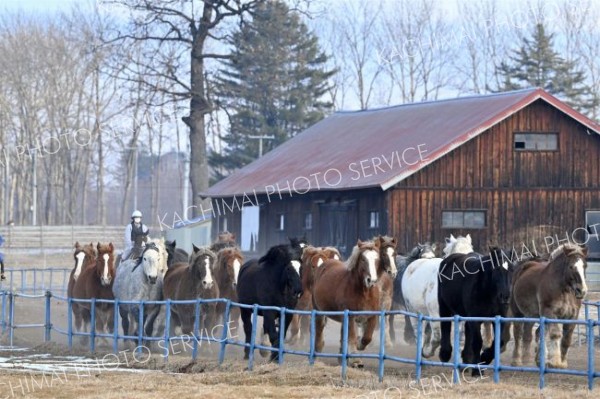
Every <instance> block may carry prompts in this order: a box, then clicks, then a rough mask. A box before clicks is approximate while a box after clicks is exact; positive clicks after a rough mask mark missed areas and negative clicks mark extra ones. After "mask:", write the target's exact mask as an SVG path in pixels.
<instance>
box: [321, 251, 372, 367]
mask: <svg viewBox="0 0 600 399" xmlns="http://www.w3.org/2000/svg"><path fill="white" fill-rule="evenodd" d="M379 268H380V260H379V242H378V241H375V242H373V241H365V242H363V241H361V240H358V243H357V245H356V246H355V247H354V249H353V250H352V254H351V255H350V258H348V260H347V261H346V263H345V264H344V263H343V262H340V261H339V260H328V261H326V262H325V263H324V264H323V265H322V266H321V267H319V268H318V269H317V271H316V273H315V283H314V287H313V306H314V308H315V309H317V310H320V311H342V310H345V309H348V310H351V311H378V310H380V309H381V299H380V297H381V294H380V290H379V285H378V283H377V282H378V279H379V277H378V269H379ZM330 318H332V319H333V320H335V321H338V322H341V323H342V330H341V331H343V316H330ZM325 322H326V318H325V316H317V319H316V337H315V341H316V347H315V349H316V351H317V352H321V350H322V349H323V345H324V340H323V329H324V328H325ZM356 323H360V324H361V325H364V329H363V331H364V333H363V336H362V338H361V340H360V343H358V338H357V333H356V328H357V326H356ZM376 325H377V316H352V317H350V320H349V323H348V345H349V348H348V351H349V352H350V353H351V352H356V350H357V349H358V350H364V349H365V348H366V347H367V345H369V343H370V342H371V339H372V336H373V331H374V330H375V326H376ZM341 341H342V336H340V350H341V344H342V342H341ZM352 365H353V366H357V367H362V362H361V361H360V360H359V359H355V360H354V361H353V362H352Z"/></svg>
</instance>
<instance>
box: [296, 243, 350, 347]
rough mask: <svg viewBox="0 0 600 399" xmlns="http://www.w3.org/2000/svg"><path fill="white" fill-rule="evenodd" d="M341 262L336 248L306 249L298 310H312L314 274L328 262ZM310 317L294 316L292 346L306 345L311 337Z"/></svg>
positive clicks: (303, 255)
mask: <svg viewBox="0 0 600 399" xmlns="http://www.w3.org/2000/svg"><path fill="white" fill-rule="evenodd" d="M328 259H336V260H341V259H342V256H341V255H340V252H339V251H338V250H337V249H336V248H334V247H313V246H311V245H309V246H307V247H304V251H303V252H302V259H301V265H300V275H301V276H302V295H301V296H300V298H299V299H298V304H297V305H296V309H297V310H312V287H313V284H314V274H315V271H316V269H317V268H318V267H320V266H321V265H322V264H323V263H324V262H325V261H326V260H328ZM309 321H310V317H309V316H305V315H302V316H301V315H298V314H294V315H293V316H292V322H291V324H290V339H289V341H288V342H289V343H290V344H295V343H300V344H304V343H305V341H306V337H307V336H309V335H310V331H309V330H310V324H309Z"/></svg>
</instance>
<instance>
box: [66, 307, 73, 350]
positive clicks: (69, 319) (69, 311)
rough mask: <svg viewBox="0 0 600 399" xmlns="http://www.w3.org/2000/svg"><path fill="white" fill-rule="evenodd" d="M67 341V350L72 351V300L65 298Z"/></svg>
mask: <svg viewBox="0 0 600 399" xmlns="http://www.w3.org/2000/svg"><path fill="white" fill-rule="evenodd" d="M67 340H68V342H69V350H72V349H73V298H71V297H69V298H67Z"/></svg>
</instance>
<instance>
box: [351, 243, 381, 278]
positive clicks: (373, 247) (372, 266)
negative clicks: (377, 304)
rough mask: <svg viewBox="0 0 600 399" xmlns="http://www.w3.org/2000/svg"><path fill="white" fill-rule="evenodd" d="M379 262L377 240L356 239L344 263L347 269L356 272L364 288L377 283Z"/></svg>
mask: <svg viewBox="0 0 600 399" xmlns="http://www.w3.org/2000/svg"><path fill="white" fill-rule="evenodd" d="M379 262H380V259H379V241H374V242H373V241H361V240H358V242H357V243H356V246H355V247H354V248H353V250H352V254H351V255H350V257H349V258H348V260H347V261H346V265H347V266H348V269H349V270H352V271H354V272H355V273H357V274H358V278H359V279H360V281H361V282H362V283H363V284H364V286H365V287H366V288H371V287H373V286H374V285H375V284H377V279H378V277H377V269H378V268H379Z"/></svg>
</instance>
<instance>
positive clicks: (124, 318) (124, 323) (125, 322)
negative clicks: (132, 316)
mask: <svg viewBox="0 0 600 399" xmlns="http://www.w3.org/2000/svg"><path fill="white" fill-rule="evenodd" d="M119 315H120V316H121V327H123V335H129V312H128V311H127V309H126V308H125V305H120V306H119Z"/></svg>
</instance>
